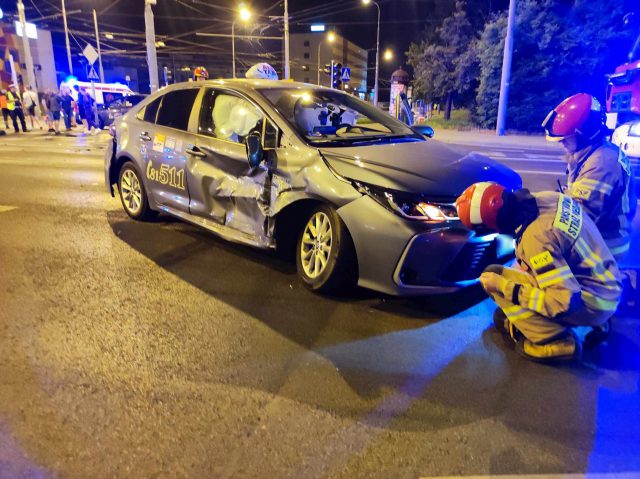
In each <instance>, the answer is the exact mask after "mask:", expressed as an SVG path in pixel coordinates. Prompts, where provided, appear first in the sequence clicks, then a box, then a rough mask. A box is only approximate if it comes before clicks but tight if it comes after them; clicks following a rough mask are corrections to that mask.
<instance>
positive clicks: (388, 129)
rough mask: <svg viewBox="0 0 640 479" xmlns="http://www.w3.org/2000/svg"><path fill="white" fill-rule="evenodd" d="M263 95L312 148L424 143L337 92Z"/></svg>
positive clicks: (406, 129) (271, 91)
mask: <svg viewBox="0 0 640 479" xmlns="http://www.w3.org/2000/svg"><path fill="white" fill-rule="evenodd" d="M261 92H262V94H263V95H264V96H265V97H266V98H267V100H269V102H270V103H271V104H272V105H273V106H274V107H275V108H276V109H277V110H278V111H279V112H280V114H281V115H282V116H283V117H284V118H285V119H287V120H288V121H289V122H290V123H291V125H292V126H293V127H294V128H295V129H296V130H297V131H298V133H300V135H301V136H302V137H304V138H305V139H306V140H307V142H308V143H309V144H310V145H314V146H347V145H354V144H355V145H357V144H367V143H374V142H377V143H383V142H384V143H388V142H395V141H421V140H422V138H421V137H420V136H419V135H417V134H416V133H415V132H414V131H413V130H411V128H409V127H408V126H407V125H405V124H404V123H402V122H400V121H398V120H396V119H395V118H393V117H392V116H390V115H388V114H386V113H384V112H383V111H382V110H379V109H377V108H375V107H373V106H371V105H369V104H368V103H365V102H363V101H361V100H359V99H357V98H355V97H353V96H351V95H347V94H345V93H342V92H340V91H337V90H328V89H315V90H314V89H312V88H310V89H300V88H290V89H289V88H272V89H264V90H261Z"/></svg>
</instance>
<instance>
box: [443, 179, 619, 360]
mask: <svg viewBox="0 0 640 479" xmlns="http://www.w3.org/2000/svg"><path fill="white" fill-rule="evenodd" d="M456 208H457V210H458V215H459V217H460V220H461V221H462V222H463V223H464V225H465V226H467V227H468V228H476V229H483V230H485V231H486V230H487V229H489V230H492V231H497V232H499V233H502V234H509V235H512V236H514V237H515V239H516V244H517V248H516V259H517V262H518V266H519V268H518V269H513V268H508V267H503V266H501V265H492V266H489V267H488V268H487V269H486V270H485V272H484V273H483V274H482V275H481V276H480V282H481V284H482V286H483V288H484V289H485V291H486V292H487V293H488V294H489V295H490V296H491V297H492V298H493V299H494V301H495V302H496V303H497V305H498V306H499V308H500V310H499V311H497V312H496V313H497V314H496V315H495V317H494V319H495V323H496V327H497V328H499V329H500V330H501V332H504V333H509V334H510V335H511V337H512V338H513V339H514V340H515V341H516V343H517V345H516V349H517V351H518V352H519V353H520V354H521V355H523V356H525V357H526V358H528V359H531V360H534V361H539V362H556V361H559V360H572V359H575V358H578V357H579V356H580V353H581V350H582V343H581V341H580V340H579V339H578V337H577V335H576V334H575V333H574V332H573V330H572V327H577V326H591V327H594V328H596V330H599V329H600V328H603V327H604V326H605V325H607V324H608V322H609V319H610V318H611V316H613V314H614V312H615V311H616V308H617V307H618V302H619V300H620V295H621V291H622V283H621V276H620V272H619V270H618V267H617V264H616V261H615V260H614V258H613V256H612V255H611V253H610V251H609V249H608V248H607V245H606V244H605V242H604V239H603V238H602V235H601V234H600V232H599V231H598V228H597V227H596V225H595V224H594V222H593V221H592V220H591V218H590V217H589V216H588V215H586V214H583V210H582V207H581V206H580V204H579V203H578V202H577V201H575V200H574V199H572V198H571V197H569V196H567V195H564V194H561V193H554V192H545V193H536V194H532V193H530V192H529V191H528V190H526V189H523V190H519V191H515V192H511V191H508V190H506V189H505V188H504V187H503V186H501V185H498V184H495V183H477V184H475V185H472V186H470V187H469V188H467V190H466V191H465V192H464V193H463V194H462V195H461V196H460V197H459V198H458V199H457V201H456Z"/></svg>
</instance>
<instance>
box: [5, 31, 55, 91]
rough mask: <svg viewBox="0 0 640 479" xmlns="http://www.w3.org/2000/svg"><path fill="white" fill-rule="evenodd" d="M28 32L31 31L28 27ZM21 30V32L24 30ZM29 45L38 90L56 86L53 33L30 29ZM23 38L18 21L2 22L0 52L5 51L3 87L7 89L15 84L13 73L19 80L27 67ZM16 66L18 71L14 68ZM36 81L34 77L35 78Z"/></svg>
mask: <svg viewBox="0 0 640 479" xmlns="http://www.w3.org/2000/svg"><path fill="white" fill-rule="evenodd" d="M28 31H29V30H28ZM21 33H22V32H21ZM30 37H35V38H29V47H30V50H31V58H32V59H33V66H34V69H35V71H36V79H35V82H36V85H32V86H33V87H34V88H35V87H37V89H38V90H39V91H44V90H45V89H47V88H56V84H57V82H56V67H55V61H54V58H53V43H52V41H51V33H50V32H48V31H47V30H41V29H39V28H38V29H37V30H36V29H35V28H34V29H33V32H30ZM22 46H23V43H22V37H21V36H18V35H17V34H16V28H15V24H11V23H5V22H3V23H0V51H2V60H3V61H2V63H0V82H1V83H2V88H7V86H9V84H11V83H13V72H14V71H15V75H16V77H17V78H18V79H20V77H21V76H22V73H23V71H25V70H26V66H25V55H24V51H23V48H22ZM12 68H13V69H15V70H12ZM32 82H33V80H32Z"/></svg>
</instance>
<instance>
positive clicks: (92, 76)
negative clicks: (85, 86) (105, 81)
mask: <svg viewBox="0 0 640 479" xmlns="http://www.w3.org/2000/svg"><path fill="white" fill-rule="evenodd" d="M88 76H89V80H99V79H100V77H99V76H98V73H96V69H95V68H93V65H91V67H90V68H89V75H88Z"/></svg>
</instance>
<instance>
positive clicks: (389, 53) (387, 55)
mask: <svg viewBox="0 0 640 479" xmlns="http://www.w3.org/2000/svg"><path fill="white" fill-rule="evenodd" d="M384 59H385V61H387V62H390V61H391V60H393V52H392V51H391V50H389V49H386V50H385V52H384Z"/></svg>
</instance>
